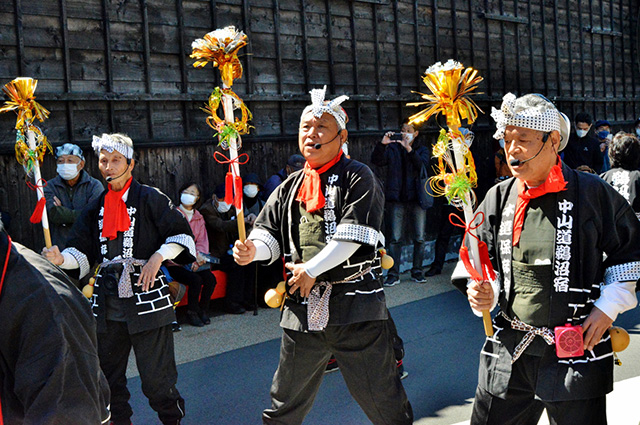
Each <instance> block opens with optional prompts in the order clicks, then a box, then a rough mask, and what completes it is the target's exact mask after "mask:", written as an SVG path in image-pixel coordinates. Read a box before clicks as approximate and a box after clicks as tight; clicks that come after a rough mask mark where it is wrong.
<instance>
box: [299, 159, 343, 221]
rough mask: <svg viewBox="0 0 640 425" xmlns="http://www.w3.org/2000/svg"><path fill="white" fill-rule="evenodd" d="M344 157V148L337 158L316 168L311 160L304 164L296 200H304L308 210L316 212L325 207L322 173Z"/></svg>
mask: <svg viewBox="0 0 640 425" xmlns="http://www.w3.org/2000/svg"><path fill="white" fill-rule="evenodd" d="M340 158H342V149H340V152H338V155H336V157H335V158H333V159H332V160H331V161H329V162H327V163H326V164H324V165H323V166H322V167H320V168H318V169H317V170H316V169H313V168H311V166H310V165H309V162H307V163H305V164H304V180H302V184H301V185H300V190H298V196H297V197H296V201H298V202H303V203H304V207H305V209H306V210H307V212H314V211H317V210H319V209H320V208H322V207H324V203H325V199H324V195H323V194H322V188H321V187H320V186H321V182H320V174H322V173H324V172H325V171H327V170H328V169H329V168H331V167H333V166H334V165H336V164H337V163H338V161H340Z"/></svg>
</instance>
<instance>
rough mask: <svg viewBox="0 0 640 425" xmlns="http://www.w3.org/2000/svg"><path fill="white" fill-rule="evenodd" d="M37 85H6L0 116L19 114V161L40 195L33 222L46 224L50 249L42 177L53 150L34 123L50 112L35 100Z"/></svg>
mask: <svg viewBox="0 0 640 425" xmlns="http://www.w3.org/2000/svg"><path fill="white" fill-rule="evenodd" d="M37 85H38V80H34V79H33V78H28V77H19V78H16V79H15V80H13V81H11V82H10V83H7V84H5V86H4V88H3V89H2V90H3V91H4V92H5V94H6V95H7V96H8V97H9V100H7V101H6V102H5V104H4V106H3V107H2V108H0V113H2V112H9V111H15V112H16V114H17V115H18V117H17V118H16V146H15V150H16V159H17V160H18V163H19V164H20V165H22V166H23V167H24V170H25V172H26V179H27V185H29V187H30V188H32V189H33V190H35V191H36V194H37V196H38V203H37V204H36V208H35V210H34V212H33V214H32V215H31V218H30V221H31V222H32V223H34V224H35V223H40V222H42V230H43V232H44V241H45V245H46V246H47V248H51V233H50V232H49V219H48V217H47V209H46V208H45V204H46V200H45V198H44V186H45V184H46V183H45V182H44V180H43V179H42V176H41V174H40V163H41V162H42V159H43V158H44V155H45V153H46V152H47V150H49V152H52V151H51V145H49V143H48V142H47V138H46V136H45V135H44V134H43V133H42V131H41V130H40V129H39V128H38V127H37V126H36V125H34V123H33V122H34V121H35V119H36V118H37V119H38V120H39V121H40V122H43V121H44V120H45V119H46V118H48V117H49V111H48V110H46V109H45V108H44V107H43V106H42V105H40V104H39V103H38V102H36V101H35V98H36V97H35V96H34V93H35V91H36V87H37ZM31 176H33V179H34V183H33V184H32V183H31V182H29V181H28V179H29V178H30V177H31Z"/></svg>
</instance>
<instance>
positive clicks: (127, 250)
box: [122, 248, 133, 258]
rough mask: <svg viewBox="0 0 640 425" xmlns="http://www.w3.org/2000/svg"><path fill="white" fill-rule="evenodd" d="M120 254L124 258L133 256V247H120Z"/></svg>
mask: <svg viewBox="0 0 640 425" xmlns="http://www.w3.org/2000/svg"><path fill="white" fill-rule="evenodd" d="M122 256H123V257H124V258H131V257H133V248H123V249H122Z"/></svg>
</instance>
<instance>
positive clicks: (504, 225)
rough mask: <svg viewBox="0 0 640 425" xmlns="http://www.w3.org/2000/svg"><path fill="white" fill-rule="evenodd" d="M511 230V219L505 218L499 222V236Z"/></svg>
mask: <svg viewBox="0 0 640 425" xmlns="http://www.w3.org/2000/svg"><path fill="white" fill-rule="evenodd" d="M512 231H513V220H506V221H502V222H500V230H499V231H498V234H499V235H500V236H506V235H510V234H511V233H512Z"/></svg>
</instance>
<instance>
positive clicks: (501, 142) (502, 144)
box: [498, 139, 504, 149]
mask: <svg viewBox="0 0 640 425" xmlns="http://www.w3.org/2000/svg"><path fill="white" fill-rule="evenodd" d="M498 143H500V147H501V148H502V149H504V139H500V142H498Z"/></svg>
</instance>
